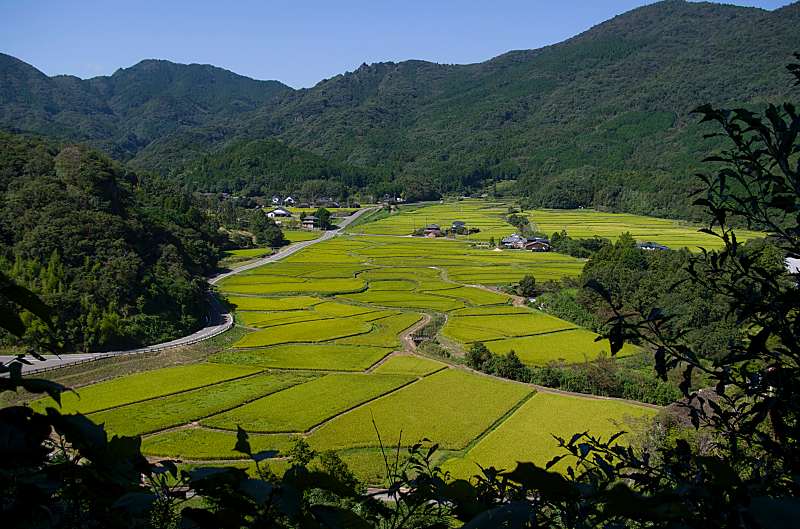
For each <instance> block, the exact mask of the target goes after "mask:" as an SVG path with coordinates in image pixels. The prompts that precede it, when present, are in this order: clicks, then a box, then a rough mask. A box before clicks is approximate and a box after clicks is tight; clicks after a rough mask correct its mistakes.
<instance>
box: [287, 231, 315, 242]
mask: <svg viewBox="0 0 800 529" xmlns="http://www.w3.org/2000/svg"><path fill="white" fill-rule="evenodd" d="M320 235H322V232H321V231H311V230H283V236H284V238H285V239H286V240H287V241H289V242H290V243H293V242H303V241H311V240H314V239H316V238H317V237H319V236H320Z"/></svg>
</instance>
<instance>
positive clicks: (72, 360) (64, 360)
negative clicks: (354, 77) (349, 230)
mask: <svg viewBox="0 0 800 529" xmlns="http://www.w3.org/2000/svg"><path fill="white" fill-rule="evenodd" d="M374 209H375V208H364V209H360V210H358V211H356V212H355V213H353V214H352V215H350V216H349V217H343V218H341V219H340V220H339V224H338V228H336V229H335V230H329V231H326V232H325V233H323V234H322V236H320V237H318V238H316V239H312V240H310V241H302V242H297V243H294V244H290V245H289V246H286V247H284V248H281V249H280V250H278V251H277V252H275V253H274V254H271V255H268V256H266V257H263V258H261V259H257V260H255V261H253V262H251V263H248V264H246V265H243V266H240V267H238V268H234V269H233V270H231V271H230V272H225V273H222V274H219V275H216V276H213V277H211V278H209V280H208V283H209V284H210V285H215V284H217V283H219V282H220V281H222V280H223V279H225V278H227V277H230V276H232V275H235V274H239V273H241V272H244V271H246V270H252V269H253V268H258V267H259V266H263V265H265V264H268V263H274V262H276V261H280V260H281V259H285V258H286V257H289V256H290V255H292V254H294V253H297V252H299V251H300V250H303V249H305V248H308V247H309V246H312V245H314V244H317V243H320V242H323V241H327V240H330V239H332V238H333V237H335V236H337V235H338V234H340V233H341V232H342V230H344V229H345V228H346V227H347V226H348V225H350V223H352V222H353V221H354V220H356V219H357V218H358V217H360V216H361V215H363V214H365V213H367V212H368V211H372V210H374ZM231 327H233V314H231V313H229V312H227V313H226V312H223V311H222V306H221V305H220V303H219V301H218V300H217V299H216V297H214V296H211V311H210V313H209V315H208V316H207V318H206V325H205V327H203V328H202V329H200V330H198V331H196V332H193V333H192V334H190V335H188V336H183V337H181V338H177V339H175V340H170V341H169V342H164V343H159V344H154V345H148V346H147V347H140V348H138V349H129V350H125V351H106V352H103V353H74V354H68V355H62V356H56V355H45V357H44V358H45V359H44V360H42V361H37V360H34V359H29V362H30V363H29V364H28V363H24V362H23V363H22V372H23V373H25V374H33V373H40V372H42V371H49V370H51V369H57V368H60V367H64V366H71V365H78V364H83V363H87V362H93V361H95V360H100V359H102V358H110V357H114V356H125V355H134V354H142V353H153V352H156V351H163V350H164V349H172V348H173V347H184V346H187V345H192V344H195V343H198V342H202V341H204V340H208V339H209V338H213V337H214V336H217V335H218V334H222V333H223V332H225V331H227V330H228V329H230V328H231ZM15 358H16V357H15V356H11V355H0V362H2V363H4V364H5V363H7V362H12V361H14V359H15Z"/></svg>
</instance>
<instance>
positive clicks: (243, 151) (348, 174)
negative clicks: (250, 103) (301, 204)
mask: <svg viewBox="0 0 800 529" xmlns="http://www.w3.org/2000/svg"><path fill="white" fill-rule="evenodd" d="M177 178H178V179H179V180H180V181H181V182H184V183H186V185H188V186H189V188H191V189H194V190H199V191H212V192H226V193H239V194H245V195H266V194H278V195H279V196H286V195H292V194H293V195H294V196H295V198H298V195H299V197H300V198H302V200H305V201H308V202H309V203H312V204H313V203H314V202H315V201H316V200H317V199H318V198H321V197H330V198H333V199H339V200H341V199H344V198H346V196H347V189H348V188H350V189H363V188H367V187H369V186H371V185H373V184H375V183H376V182H378V181H380V180H381V177H380V175H379V173H378V172H377V171H375V170H369V169H363V168H358V167H354V166H351V165H347V164H344V163H337V162H333V161H329V160H326V159H325V158H323V157H321V156H318V155H316V154H312V153H310V152H308V151H303V150H301V149H297V148H293V147H289V146H287V145H285V144H283V143H281V142H279V141H276V140H255V141H238V142H235V143H233V144H232V145H230V146H228V147H226V148H224V149H222V150H221V151H219V152H215V153H210V154H206V155H204V156H202V157H201V158H200V159H198V160H197V161H195V162H193V163H191V164H189V165H188V166H187V167H186V168H185V169H183V170H182V171H181V172H180V173H179V174H178V175H177Z"/></svg>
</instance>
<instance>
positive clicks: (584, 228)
mask: <svg viewBox="0 0 800 529" xmlns="http://www.w3.org/2000/svg"><path fill="white" fill-rule="evenodd" d="M525 214H526V215H527V216H528V219H529V220H530V221H531V223H532V224H534V225H535V227H536V228H537V229H538V230H539V231H542V232H544V233H547V234H548V235H549V234H552V233H555V232H557V231H559V232H560V231H561V230H565V231H566V232H567V233H568V234H569V235H570V236H571V237H574V238H585V237H594V236H598V237H605V238H608V239H612V240H614V239H616V238H617V237H619V236H620V235H621V234H622V233H625V232H630V234H631V235H632V236H633V237H634V239H636V240H637V241H642V242H644V241H653V242H657V243H659V244H663V245H665V246H669V247H670V248H673V249H679V248H683V247H687V248H689V249H690V250H692V251H695V250H697V249H699V248H700V247H704V248H707V249H713V248H719V247H721V246H722V244H721V243H720V240H719V239H717V238H716V237H714V236H713V235H708V234H705V233H700V232H698V229H699V227H698V226H693V225H690V224H687V223H684V222H680V221H677V220H668V219H659V218H654V217H644V216H641V215H631V214H628V213H604V212H599V211H593V210H590V209H581V210H531V211H526V212H525ZM736 236H737V237H738V238H739V239H740V240H742V241H744V240H746V239H752V238H755V237H760V236H762V234H759V233H757V232H753V231H747V230H737V231H736Z"/></svg>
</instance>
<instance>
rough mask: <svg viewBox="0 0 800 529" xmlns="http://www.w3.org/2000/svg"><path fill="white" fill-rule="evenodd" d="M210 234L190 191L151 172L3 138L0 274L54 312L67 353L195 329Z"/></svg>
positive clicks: (214, 251) (69, 148) (1, 338)
mask: <svg viewBox="0 0 800 529" xmlns="http://www.w3.org/2000/svg"><path fill="white" fill-rule="evenodd" d="M218 237H219V236H218V234H217V229H216V226H215V225H213V224H212V223H210V222H208V221H207V220H206V219H205V218H204V216H203V214H202V213H201V212H200V211H199V210H198V209H197V208H196V207H194V206H193V204H192V199H191V197H190V196H188V195H185V194H182V193H180V192H179V190H177V189H175V188H174V187H173V186H171V185H170V184H169V183H165V182H163V181H161V180H160V179H159V178H157V177H148V176H145V175H138V174H136V173H133V172H131V171H129V170H127V169H126V168H124V167H123V166H121V165H120V164H119V163H116V162H113V161H112V160H109V159H108V158H107V157H106V156H105V155H103V154H101V153H98V152H97V151H92V150H90V149H87V148H85V147H81V146H76V145H70V144H65V145H58V144H55V143H50V142H46V141H42V140H40V139H35V138H27V137H25V136H21V135H11V134H6V133H0V269H2V270H3V272H4V273H6V274H7V275H9V276H10V277H11V278H12V279H13V280H14V281H16V282H17V283H18V284H21V285H24V286H26V287H28V288H30V289H32V290H33V291H35V292H36V293H37V294H39V295H40V296H41V297H42V298H43V299H44V300H45V301H46V302H47V303H48V304H50V305H51V306H52V307H53V308H54V312H55V314H56V318H57V323H58V325H57V329H58V330H59V334H58V336H57V338H58V339H59V340H60V341H61V342H63V344H64V346H65V348H66V350H68V351H74V350H79V351H86V350H89V351H95V350H102V349H109V348H116V347H127V346H135V345H147V344H151V343H156V342H159V341H164V340H167V339H171V338H175V337H177V336H180V335H182V334H186V333H188V332H191V331H192V330H195V329H196V328H197V327H199V326H200V324H201V323H202V321H203V318H204V317H205V315H206V307H207V302H206V294H207V283H206V281H205V279H204V275H205V274H207V273H209V272H210V271H211V270H213V269H214V268H215V267H216V263H217V258H218V255H219V250H218V248H217V240H216V239H217V238H218ZM37 330H38V329H37V328H36V327H34V328H33V329H32V332H37ZM7 339H8V335H6V334H4V333H3V332H2V331H0V343H3V342H5V341H6V340H7Z"/></svg>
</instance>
